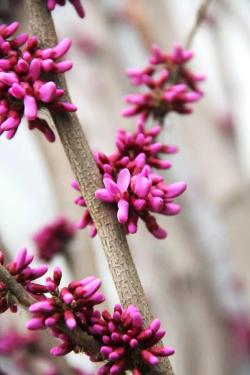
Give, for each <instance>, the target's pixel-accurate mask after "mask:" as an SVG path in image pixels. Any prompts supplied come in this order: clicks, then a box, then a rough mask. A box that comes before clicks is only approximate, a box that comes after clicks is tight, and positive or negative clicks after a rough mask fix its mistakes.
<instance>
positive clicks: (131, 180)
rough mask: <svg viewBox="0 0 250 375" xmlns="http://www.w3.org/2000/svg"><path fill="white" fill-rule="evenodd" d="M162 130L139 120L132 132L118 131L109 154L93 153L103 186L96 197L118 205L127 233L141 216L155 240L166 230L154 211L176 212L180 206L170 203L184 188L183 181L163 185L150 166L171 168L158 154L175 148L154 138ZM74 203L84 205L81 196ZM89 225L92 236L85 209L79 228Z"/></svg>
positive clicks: (88, 214)
mask: <svg viewBox="0 0 250 375" xmlns="http://www.w3.org/2000/svg"><path fill="white" fill-rule="evenodd" d="M161 130H162V128H161V127H160V126H157V125H156V126H154V127H152V128H151V129H149V130H146V129H145V126H144V125H143V124H141V123H140V122H139V123H138V125H137V129H136V131H135V132H134V133H129V132H126V131H125V130H118V132H117V137H116V148H117V149H116V151H115V152H114V153H113V154H112V155H110V156H106V155H105V154H103V153H96V154H95V155H94V156H95V160H96V163H97V165H98V167H99V170H100V172H101V174H102V175H103V183H104V187H105V188H104V189H99V190H97V191H96V197H97V198H98V199H100V200H102V201H104V202H109V203H114V204H116V205H117V208H118V211H117V218H118V221H119V223H121V224H122V225H123V227H124V230H125V232H126V233H136V232H137V223H138V220H139V219H141V220H142V221H144V223H145V225H146V227H147V229H148V230H149V232H150V233H152V234H153V235H154V236H155V237H156V238H158V239H163V238H165V237H166V235H167V232H166V231H165V230H164V229H163V228H161V227H160V226H159V224H158V223H157V221H156V218H155V217H154V216H153V214H155V213H158V214H162V215H176V214H178V213H179V212H180V206H179V205H177V204H175V203H173V199H174V198H176V197H178V196H179V195H180V194H182V193H183V192H184V191H185V189H186V184H185V183H184V182H179V183H175V184H166V183H164V178H163V177H162V176H160V175H158V174H156V173H153V171H152V168H153V167H154V168H158V169H167V168H170V167H171V163H170V162H169V161H168V160H163V159H161V157H160V155H161V154H172V153H175V152H176V151H177V148H176V147H175V146H172V145H166V144H162V143H161V142H157V141H156V137H157V136H158V135H159V134H160V132H161ZM72 186H73V187H74V188H75V189H76V190H79V191H80V189H79V185H78V183H76V182H73V184H72ZM75 203H76V204H78V205H80V206H83V207H86V202H85V200H84V198H83V197H82V196H80V197H78V198H76V200H75ZM88 225H89V226H90V236H91V237H93V236H95V234H96V228H95V225H94V223H93V220H92V218H91V215H90V212H89V210H88V209H87V210H86V211H85V213H84V216H83V218H82V219H81V221H80V222H79V224H78V227H79V228H85V227H86V226H88Z"/></svg>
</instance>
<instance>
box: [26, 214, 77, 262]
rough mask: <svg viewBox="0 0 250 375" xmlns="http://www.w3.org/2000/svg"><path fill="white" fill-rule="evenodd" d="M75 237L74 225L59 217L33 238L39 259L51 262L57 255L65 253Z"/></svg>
mask: <svg viewBox="0 0 250 375" xmlns="http://www.w3.org/2000/svg"><path fill="white" fill-rule="evenodd" d="M74 235H75V227H74V225H73V224H72V223H71V222H70V221H69V220H68V219H66V218H65V217H58V218H57V219H56V220H54V221H53V222H52V223H51V224H48V225H46V226H45V227H44V228H42V229H40V230H39V231H38V232H37V233H36V234H35V235H34V236H33V240H34V242H35V244H36V247H37V250H38V256H39V258H40V259H43V260H46V261H47V262H49V261H50V260H52V259H53V258H54V256H55V255H56V254H59V253H64V252H65V251H66V250H67V246H68V244H69V241H70V240H71V239H72V238H73V237H74Z"/></svg>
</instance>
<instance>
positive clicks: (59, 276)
mask: <svg viewBox="0 0 250 375" xmlns="http://www.w3.org/2000/svg"><path fill="white" fill-rule="evenodd" d="M53 279H54V281H55V283H56V285H59V284H60V282H61V279H62V270H61V268H60V267H58V266H57V267H55V268H54V272H53Z"/></svg>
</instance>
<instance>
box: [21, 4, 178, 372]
mask: <svg viewBox="0 0 250 375" xmlns="http://www.w3.org/2000/svg"><path fill="white" fill-rule="evenodd" d="M26 7H27V10H28V15H29V23H30V30H31V32H32V34H35V35H37V36H38V37H39V39H40V43H41V46H42V47H46V48H48V47H52V46H55V45H56V44H57V42H58V41H57V35H56V31H55V28H54V23H53V20H52V17H51V15H50V13H49V12H48V10H47V8H46V2H45V1H44V0H26ZM57 84H58V86H59V87H61V88H63V89H64V91H65V98H66V100H67V101H70V96H69V93H68V88H67V85H66V81H65V79H64V76H63V75H62V74H60V77H58V78H57ZM51 115H52V118H53V121H54V123H55V126H56V128H57V131H58V134H59V137H60V139H61V142H62V144H63V147H64V149H65V152H66V155H67V157H68V160H69V163H70V165H71V167H72V170H73V172H74V174H75V176H76V178H77V180H78V182H79V185H80V188H81V192H82V194H83V196H84V198H85V200H86V203H87V206H88V208H89V210H90V213H91V216H92V218H93V220H94V222H95V224H96V227H97V230H98V234H99V236H100V239H101V242H102V245H103V249H104V252H105V255H106V258H107V261H108V264H109V268H110V271H111V273H112V277H113V280H114V283H115V286H116V289H117V292H118V295H119V298H120V301H121V303H122V304H123V305H124V306H128V305H129V304H134V305H136V306H137V307H138V309H139V310H140V311H141V313H142V314H143V316H144V318H145V324H148V323H149V322H150V321H151V320H152V314H151V312H150V309H149V306H148V303H147V301H146V297H145V293H144V291H143V288H142V285H141V282H140V279H139V276H138V273H137V270H136V267H135V265H134V262H133V259H132V256H131V253H130V250H129V247H128V243H127V240H126V236H125V233H124V231H123V228H122V227H121V225H120V224H119V223H118V220H117V217H116V210H115V209H114V208H113V207H112V206H111V205H109V204H105V203H103V202H101V201H99V200H97V199H96V198H95V191H96V190H97V189H98V188H100V187H101V186H102V178H101V175H100V173H99V170H98V168H97V166H96V163H95V161H94V159H93V156H92V152H91V150H90V147H89V145H88V142H87V139H86V137H85V134H84V132H83V130H82V128H81V125H80V122H79V120H78V117H77V116H76V114H74V113H59V112H57V113H56V112H52V113H51ZM152 374H167V375H173V370H172V367H171V364H170V361H169V360H168V358H164V359H162V361H161V364H160V365H159V366H158V367H157V368H154V369H153V370H152ZM148 375H149V372H148Z"/></svg>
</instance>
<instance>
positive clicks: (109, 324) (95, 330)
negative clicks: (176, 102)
mask: <svg viewBox="0 0 250 375" xmlns="http://www.w3.org/2000/svg"><path fill="white" fill-rule="evenodd" d="M0 259H1V264H3V255H2V253H1V255H0ZM32 259H33V257H32V256H31V255H28V254H27V251H26V250H20V251H19V253H18V254H17V256H16V258H15V260H14V261H12V262H10V263H9V264H7V265H6V266H5V267H6V269H7V271H8V272H9V273H10V275H12V276H13V277H15V278H16V281H18V282H19V283H21V284H22V286H23V287H24V288H25V289H26V291H27V292H28V293H30V294H31V295H33V296H35V297H37V302H35V303H33V304H32V305H31V306H30V308H29V311H30V313H31V314H32V318H31V320H30V321H29V322H28V323H27V324H26V327H27V328H28V329H29V330H31V331H36V330H40V329H45V328H49V330H50V333H51V335H52V336H54V337H57V338H58V339H59V340H60V341H61V342H60V344H59V345H57V346H56V347H53V348H52V349H51V350H50V353H51V354H52V355H54V356H62V355H66V354H67V353H69V352H71V351H75V352H79V351H82V350H83V348H82V347H79V345H77V344H76V343H75V342H73V339H72V336H71V335H70V334H69V331H72V330H74V329H75V328H78V329H79V330H82V331H83V332H85V333H86V334H88V335H89V336H91V337H92V338H93V340H96V344H97V346H96V347H97V348H98V347H99V348H100V350H99V351H97V352H96V353H95V354H94V353H92V352H91V353H90V352H88V349H87V348H84V351H85V352H86V354H87V355H89V357H90V359H91V360H92V361H94V362H99V361H104V362H105V364H104V365H103V366H102V367H101V368H100V369H99V370H98V374H100V375H101V374H112V375H115V374H124V372H125V371H126V370H131V371H133V374H134V375H140V374H142V373H145V372H142V371H146V370H145V369H146V368H148V366H152V365H157V364H158V363H159V358H158V357H162V356H169V355H171V354H173V353H174V351H173V350H172V349H170V348H167V347H160V346H156V345H157V344H158V343H159V341H160V340H161V339H162V338H163V336H164V335H165V332H164V331H163V330H161V329H160V321H159V320H158V319H156V320H154V321H153V322H151V324H149V326H148V327H146V328H145V327H144V319H143V317H142V315H141V313H140V312H139V311H138V309H137V308H136V307H135V306H133V305H130V306H129V307H128V308H123V307H122V306H120V305H115V307H114V311H113V313H111V314H110V313H109V312H108V311H106V310H104V311H103V312H101V311H100V310H96V309H95V308H96V306H97V305H99V304H101V303H102V302H103V301H104V300H105V298H104V295H103V294H102V292H100V286H101V281H100V280H98V279H96V278H95V277H93V276H89V277H86V278H84V279H82V280H73V281H71V282H70V283H69V284H68V286H67V287H60V283H61V279H62V271H61V269H60V268H59V267H55V269H54V272H53V276H52V277H47V278H46V280H45V282H44V284H42V285H40V284H35V283H33V280H34V279H35V278H37V277H40V276H42V275H44V274H45V273H46V271H47V267H46V266H38V267H36V268H31V267H30V266H29V265H30V263H31V261H32ZM1 285H2V284H1ZM3 290H4V289H3V288H1V294H0V311H1V312H4V311H5V310H7V308H8V307H11V309H12V311H14V312H15V311H16V305H13V304H8V303H7V302H9V301H11V299H9V298H8V297H7V294H9V292H8V290H7V286H6V287H5V294H3V293H2V292H3ZM11 302H13V301H11ZM14 306H15V307H14ZM16 337H17V338H16ZM34 337H35V336H33V335H31V336H27V338H26V336H24V338H23V337H22V336H20V335H19V336H18V335H16V334H15V333H14V334H13V333H10V334H8V335H6V336H5V337H4V339H2V340H1V337H0V354H1V353H7V354H11V353H12V352H13V351H15V350H16V349H17V348H18V346H19V345H20V343H22V346H23V348H24V346H26V347H28V346H29V345H32V344H33V342H34V340H35V341H36V338H34ZM38 351H39V350H38ZM53 371H54V370H53ZM53 371H52V372H51V374H55V375H56V374H57V372H56V369H55V371H54V372H53ZM77 371H78V370H76V374H78V372H77ZM79 374H81V373H79ZM81 375H82V374H81Z"/></svg>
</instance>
